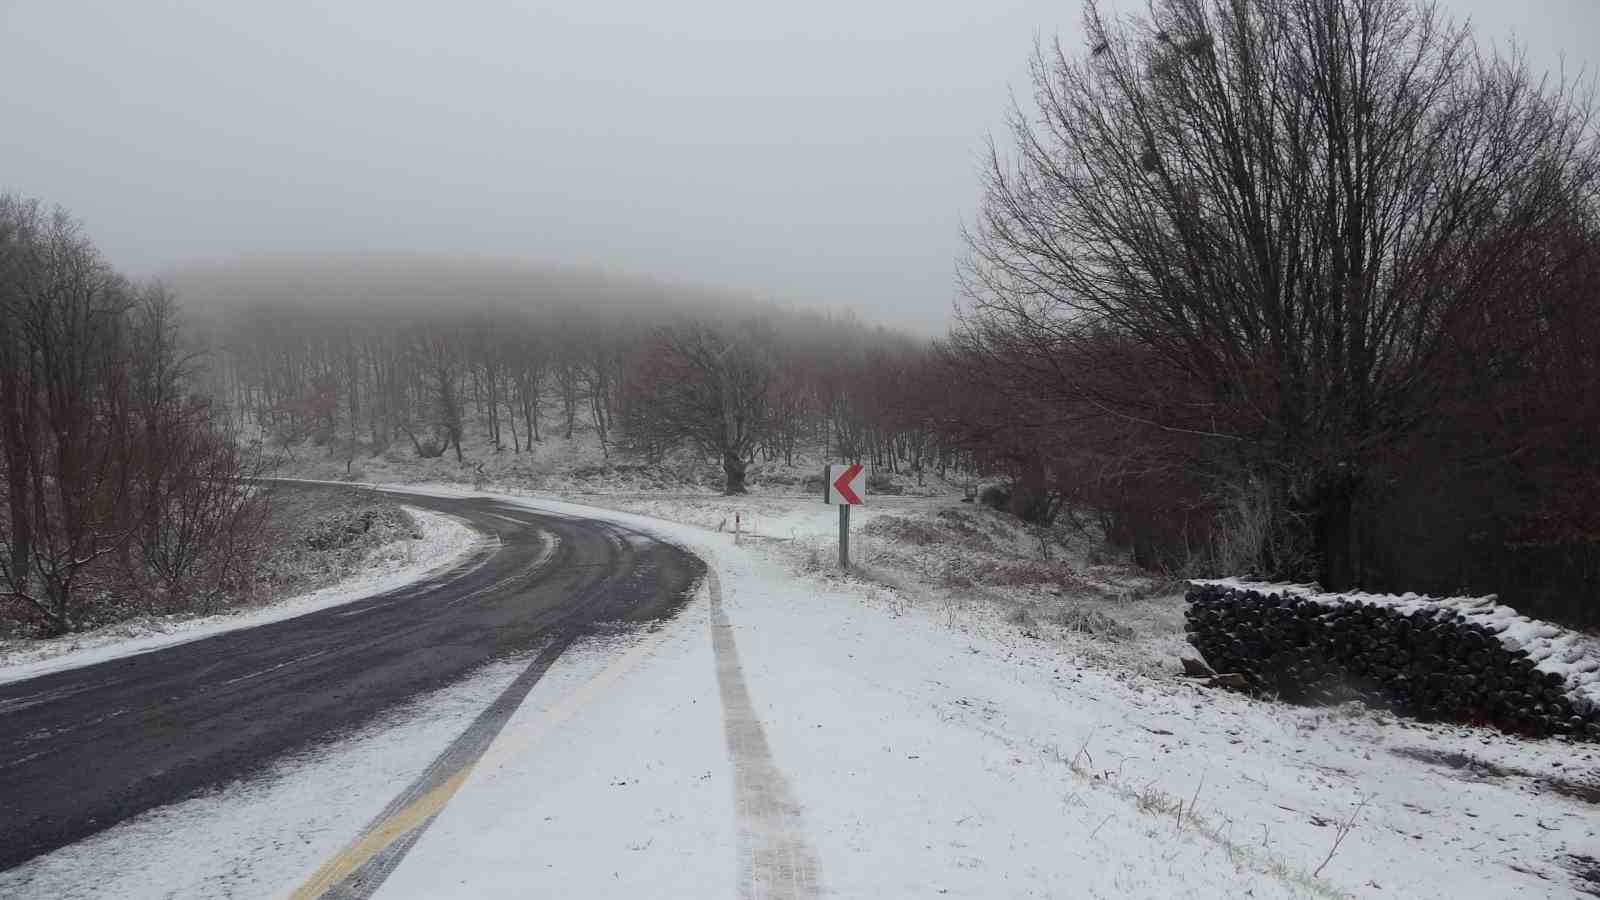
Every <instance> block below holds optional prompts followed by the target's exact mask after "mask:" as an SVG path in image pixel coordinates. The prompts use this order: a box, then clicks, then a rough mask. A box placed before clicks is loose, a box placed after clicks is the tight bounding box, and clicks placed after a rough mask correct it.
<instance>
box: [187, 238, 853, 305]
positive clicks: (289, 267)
mask: <svg viewBox="0 0 1600 900" xmlns="http://www.w3.org/2000/svg"><path fill="white" fill-rule="evenodd" d="M160 278H161V280H162V281H163V282H165V283H166V284H167V285H168V286H169V287H171V288H172V289H173V290H174V291H175V292H176V293H177V295H178V296H179V298H180V299H181V300H182V302H183V304H184V308H185V310H186V311H187V312H188V313H189V315H191V316H193V317H196V318H197V319H198V318H204V317H207V316H208V315H211V314H216V313H227V312H237V311H240V310H244V309H252V308H271V309H275V310H280V311H284V310H300V309H304V310H307V311H310V310H317V311H321V312H326V313H331V314H339V315H345V314H358V315H368V314H381V313H394V314H417V313H436V312H440V311H444V310H464V309H472V310H474V311H481V312H491V311H492V312H505V311H518V310H522V311H526V310H540V311H559V312H565V311H574V310H584V311H586V312H589V313H591V314H596V315H604V316H609V315H619V314H620V315H626V316H630V317H631V316H635V315H639V314H643V315H644V316H646V317H647V318H651V319H654V318H658V317H660V318H671V317H676V316H690V317H702V316H703V317H715V316H719V315H738V316H740V317H749V316H752V315H758V314H764V313H776V312H777V311H778V310H779V309H780V307H778V306H776V305H775V304H768V303H762V302H758V301H752V300H751V299H750V298H748V297H740V296H737V295H735V294H732V293H727V292H719V291H714V290H709V289H705V288H695V287H688V286H685V285H679V284H671V283H668V282H665V281H655V280H649V279H644V278H634V277H627V276H622V275H617V274H613V273H607V272H601V271H595V270H584V269H579V268H572V267H558V266H545V265H537V264H532V263H524V262H517V261H512V260H498V259H473V258H468V257H447V256H424V255H410V254H374V255H351V256H277V257H255V258H248V259H236V260H229V261H225V262H215V263H203V264H193V265H188V266H183V267H179V268H173V269H169V270H167V271H166V272H163V273H162V274H161V276H160ZM790 312H791V314H792V308H790ZM835 315H837V314H835Z"/></svg>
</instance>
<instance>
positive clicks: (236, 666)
mask: <svg viewBox="0 0 1600 900" xmlns="http://www.w3.org/2000/svg"><path fill="white" fill-rule="evenodd" d="M287 489H293V490H333V489H335V488H316V487H296V488H287ZM391 495H392V496H393V497H394V499H396V500H399V501H401V502H404V503H406V504H410V505H414V506H419V507H424V508H427V509H432V510H438V511H440V512H445V513H450V514H453V515H456V516H460V517H461V518H463V519H466V520H467V521H469V522H471V523H472V525H473V526H474V527H476V528H478V529H480V530H482V531H484V532H488V533H491V534H495V535H498V537H499V539H500V541H499V544H498V546H489V547H486V548H485V549H484V550H482V551H481V552H479V553H477V554H475V555H474V556H473V557H472V558H470V559H468V560H465V561H464V562H463V563H461V564H460V565H458V566H457V567H455V568H454V569H452V570H450V571H448V572H445V573H442V574H440V575H438V576H437V577H435V578H432V579H430V580H428V581H424V582H421V583H417V584H413V585H411V586H409V587H406V588H402V589H399V590H395V591H391V592H389V593H386V594H381V595H378V596H374V597H370V598H368V599H366V600H362V601H358V602H356V603H351V604H347V605H344V606H339V607H334V608H332V609H327V610H323V611H320V612H315V613H311V614H309V615H305V616H301V617H299V618H295V619H290V620H287V621H283V622H277V623H273V624H269V625H263V626H261V627H258V628H249V629H244V630H241V631H234V632H230V633H227V634H222V635H218V636H215V637H211V638H206V639H204V640H199V641H194V642H191V643H188V644H181V645H178V646H175V647H169V648H167V649H164V650H158V651H155V652H151V653H145V654H141V655H138V656H130V657H126V658H123V659H118V660H112V661H109V662H105V663H101V664H98V665H93V666H87V667H84V668H79V669H73V670H70V671H65V672H58V673H55V674H51V675H44V676H41V677H38V678H34V679H30V680H27V681H19V682H13V683H10V684H5V685H0V871H3V870H5V869H9V868H12V867H14V866H17V865H19V864H21V863H23V862H25V861H27V860H28V859H31V858H32V857H34V856H37V855H39V854H42V853H48V852H50V851H51V850H54V849H56V848H58V847H62V846H65V845H67V844H71V843H73V842H76V841H79V840H82V839H83V838H85V837H88V836H89V835H92V834H94V833H95V832H98V831H101V830H102V829H105V828H109V827H111V826H112V825H115V824H116V823H117V822H120V821H122V820H124V819H127V818H129V817H131V816H134V815H137V814H139V813H141V812H144V811H146V810H148V809H151V808H153V807H157V806H161V805H164V804H168V803H173V802H176V801H180V800H183V799H185V798H188V797H192V796H195V795H196V794H199V793H202V792H204V791H206V790H207V789H209V788H212V787H214V786H217V785H220V784H224V783H227V782H229V781H231V780H234V779H237V778H240V777H245V776H248V775H249V774H250V773H251V772H252V771H253V770H256V769H258V768H259V767H261V766H263V765H264V764H266V763H269V762H271V761H272V760H273V759H274V758H276V757H278V756H280V755H282V754H284V753H287V752H291V751H294V750H296V749H298V748H301V747H304V746H306V745H309V744H312V743H316V742H322V741H328V740H333V739H337V738H338V737H339V735H340V734H341V733H344V732H348V731H350V730H351V729H354V728H356V727H358V726H360V725H361V724H362V723H363V722H365V721H367V720H369V719H371V718H372V717H373V716H375V715H377V714H378V713H380V712H382V711H383V710H384V709H386V708H388V707H391V706H393V705H395V704H397V703H400V702H402V701H404V700H406V699H408V698H410V697H413V696H415V695H417V694H419V693H423V692H426V691H431V690H434V689H437V688H440V687H443V686H444V685H447V684H449V683H451V682H453V681H455V680H457V679H459V678H461V677H462V676H464V675H466V674H467V673H469V672H470V671H472V670H473V669H475V668H477V667H479V666H481V665H482V664H484V663H485V662H488V661H490V660H493V659H496V658H499V657H503V656H507V655H511V654H516V653H521V652H525V651H528V650H531V649H534V648H539V647H548V646H549V645H550V644H551V642H552V641H557V642H560V641H570V640H571V639H572V638H573V637H574V636H576V635H577V634H580V633H582V632H583V631H585V630H587V629H588V628H589V627H591V626H592V625H593V624H594V623H598V622H616V621H644V620H647V619H651V618H657V617H662V616H666V615H670V614H672V613H673V612H675V611H676V610H677V609H678V608H679V607H680V606H681V604H682V603H683V601H684V599H685V598H686V596H687V592H688V591H689V589H690V588H691V587H693V585H694V583H695V582H696V581H697V580H698V579H699V577H700V575H701V574H702V572H703V571H704V566H703V564H702V563H701V562H700V561H699V560H698V559H696V558H695V557H694V556H692V555H690V554H689V553H687V552H685V551H683V550H680V549H678V548H676V547H673V546H671V545H667V544H663V543H661V542H659V541H655V540H653V539H650V538H648V537H646V536H645V535H642V534H639V533H636V532H632V531H629V530H628V529H626V528H623V527H621V526H617V525H612V524H609V523H604V522H598V521H593V520H586V519H577V518H568V517H563V516H555V515H546V514H542V513H537V512H533V511H530V510H526V509H522V508H519V507H515V506H509V505H505V504H501V503H499V502H496V501H493V500H488V499H441V498H435V497H426V496H422V495H413V494H398V493H391Z"/></svg>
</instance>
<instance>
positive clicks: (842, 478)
mask: <svg viewBox="0 0 1600 900" xmlns="http://www.w3.org/2000/svg"><path fill="white" fill-rule="evenodd" d="M860 474H861V463H851V464H850V468H848V469H845V470H844V472H843V473H841V474H840V475H839V477H838V478H835V479H834V480H833V489H834V490H836V491H838V492H839V496H841V497H843V498H844V502H846V503H849V504H852V505H855V504H859V503H860V502H861V498H860V497H859V496H857V495H856V492H855V491H854V490H852V489H851V488H850V482H852V481H855V480H856V476H857V475H860Z"/></svg>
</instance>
